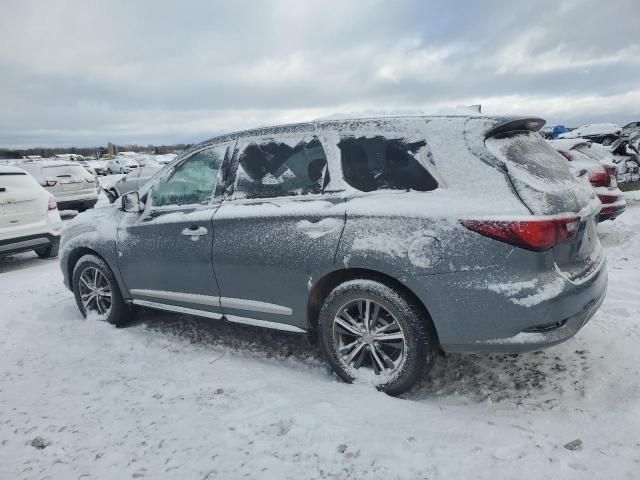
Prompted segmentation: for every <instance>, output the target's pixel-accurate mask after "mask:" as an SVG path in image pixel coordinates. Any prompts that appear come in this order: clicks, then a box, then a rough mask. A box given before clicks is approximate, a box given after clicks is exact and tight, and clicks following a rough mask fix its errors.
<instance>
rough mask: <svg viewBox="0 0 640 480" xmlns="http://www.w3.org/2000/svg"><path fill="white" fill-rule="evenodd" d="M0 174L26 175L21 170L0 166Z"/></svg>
mask: <svg viewBox="0 0 640 480" xmlns="http://www.w3.org/2000/svg"><path fill="white" fill-rule="evenodd" d="M0 173H5V174H7V173H26V172H25V171H24V170H23V169H22V168H18V167H12V166H5V165H0Z"/></svg>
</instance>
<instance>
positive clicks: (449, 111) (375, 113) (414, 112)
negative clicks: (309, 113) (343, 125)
mask: <svg viewBox="0 0 640 480" xmlns="http://www.w3.org/2000/svg"><path fill="white" fill-rule="evenodd" d="M478 114H481V113H480V110H479V106H478V105H471V106H459V107H455V108H439V109H435V110H420V109H400V110H364V111H360V112H337V113H334V114H331V115H327V116H325V117H320V118H316V119H314V120H313V121H319V120H320V121H321V120H355V119H365V118H388V117H431V116H448V117H450V116H459V117H468V116H470V115H473V116H475V115H478ZM483 116H484V115H483Z"/></svg>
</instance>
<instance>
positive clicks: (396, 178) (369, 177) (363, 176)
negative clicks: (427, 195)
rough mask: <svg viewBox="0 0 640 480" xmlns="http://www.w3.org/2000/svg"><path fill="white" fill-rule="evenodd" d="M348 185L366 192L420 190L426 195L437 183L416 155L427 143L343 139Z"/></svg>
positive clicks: (396, 140) (343, 157)
mask: <svg viewBox="0 0 640 480" xmlns="http://www.w3.org/2000/svg"><path fill="white" fill-rule="evenodd" d="M338 147H339V148H340V156H341V161H342V173H343V175H344V179H345V180H346V182H347V183H348V184H349V185H351V186H352V187H354V188H357V189H358V190H361V191H363V192H372V191H374V190H385V189H391V190H417V191H420V192H427V191H430V190H434V189H436V188H437V187H438V182H436V180H435V179H434V178H433V177H432V176H431V174H430V173H429V172H428V171H427V170H426V169H425V168H424V167H423V166H422V165H421V164H420V163H419V162H418V160H417V159H416V154H417V153H418V151H419V150H420V149H421V148H423V147H426V142H424V141H420V142H413V143H408V142H405V141H403V140H401V139H387V138H385V137H374V138H365V137H360V138H354V137H347V138H343V139H342V140H341V141H340V143H339V144H338Z"/></svg>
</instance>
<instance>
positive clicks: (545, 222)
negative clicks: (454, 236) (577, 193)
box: [461, 215, 580, 252]
mask: <svg viewBox="0 0 640 480" xmlns="http://www.w3.org/2000/svg"><path fill="white" fill-rule="evenodd" d="M461 223H462V224H463V225H464V226H465V227H467V228H468V229H469V230H472V231H474V232H477V233H479V234H480V235H484V236H485V237H489V238H493V239H495V240H499V241H501V242H506V243H509V244H511V245H515V246H516V247H522V248H526V249H527V250H534V251H536V252H542V251H544V250H548V249H550V248H551V247H553V246H554V245H557V244H558V243H560V242H563V241H565V240H568V239H570V238H572V237H574V236H575V235H576V233H577V232H578V227H579V226H580V217H578V216H573V215H572V216H568V217H563V218H544V219H536V220H516V221H510V220H462V222H461Z"/></svg>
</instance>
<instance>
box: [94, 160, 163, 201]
mask: <svg viewBox="0 0 640 480" xmlns="http://www.w3.org/2000/svg"><path fill="white" fill-rule="evenodd" d="M161 168H162V167H159V166H158V167H140V168H138V169H136V170H134V171H133V172H131V173H127V174H126V175H125V176H123V177H121V178H120V179H118V180H116V181H115V182H114V183H112V184H107V185H104V186H103V187H102V189H103V190H104V193H105V194H106V195H107V198H108V199H109V202H110V203H113V202H115V201H116V199H117V198H118V197H120V196H121V195H124V194H125V193H127V192H131V191H137V190H139V189H140V187H142V186H143V185H144V184H145V183H147V182H148V181H149V180H150V179H151V177H153V176H154V175H155V174H156V173H158V172H159V171H160V170H161Z"/></svg>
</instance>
